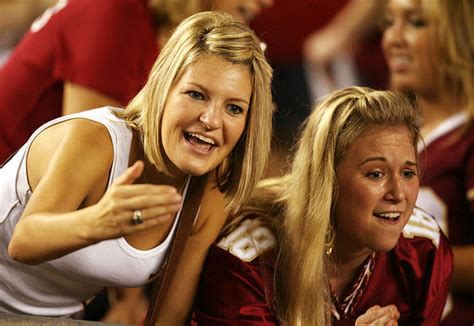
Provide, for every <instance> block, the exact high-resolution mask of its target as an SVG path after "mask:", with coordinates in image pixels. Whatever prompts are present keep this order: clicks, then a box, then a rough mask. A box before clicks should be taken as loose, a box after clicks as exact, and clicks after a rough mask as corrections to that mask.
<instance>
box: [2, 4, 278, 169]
mask: <svg viewBox="0 0 474 326" xmlns="http://www.w3.org/2000/svg"><path fill="white" fill-rule="evenodd" d="M272 2H273V0H233V1H222V0H216V1H200V0H181V1H169V0H149V1H147V0H100V1H96V0H60V1H58V2H57V4H56V5H54V6H53V7H50V8H49V9H47V10H46V11H45V12H44V13H43V14H42V15H41V16H40V17H38V18H37V19H36V20H35V21H34V22H33V24H32V25H31V28H30V29H29V31H28V32H27V33H26V35H25V36H24V37H23V39H22V40H21V42H20V43H19V44H18V45H17V47H16V48H15V50H14V51H13V53H12V54H11V56H10V57H9V60H8V61H7V62H6V64H5V65H4V66H3V67H2V69H1V70H0V89H1V91H0V163H1V162H3V161H5V160H6V159H7V158H8V157H9V156H10V155H11V154H12V153H13V152H15V151H16V150H17V149H18V148H19V147H20V146H21V145H22V144H23V143H25V142H26V140H27V139H28V137H29V136H30V135H31V134H32V132H33V131H34V130H36V129H37V128H38V127H39V126H40V125H42V124H43V123H45V122H46V121H49V120H51V119H53V118H56V117H58V116H61V115H65V114H69V113H74V112H79V111H83V110H86V109H91V108H96V107H100V106H104V105H111V106H117V107H120V106H123V105H125V104H127V103H128V101H129V100H130V99H131V98H132V97H133V96H134V95H135V94H136V93H137V92H138V91H139V90H140V89H141V87H142V86H143V85H144V84H145V81H146V77H147V75H148V72H149V70H150V68H151V66H152V64H153V62H154V60H155V59H156V57H157V55H158V52H159V49H160V48H161V47H162V45H163V44H164V42H166V40H167V38H168V36H169V35H170V33H171V31H172V29H173V28H174V27H175V26H176V25H177V24H178V23H179V22H180V21H181V20H182V19H183V18H185V17H188V16H190V15H192V14H194V13H196V12H199V11H204V10H210V9H216V10H223V11H227V12H229V13H231V14H233V15H234V16H236V17H237V18H239V19H241V20H245V21H246V22H249V21H250V20H251V19H252V18H253V17H254V16H256V15H257V14H259V13H260V11H261V10H262V9H263V8H265V7H267V6H270V5H271V4H272Z"/></svg>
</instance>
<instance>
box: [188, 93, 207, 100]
mask: <svg viewBox="0 0 474 326" xmlns="http://www.w3.org/2000/svg"><path fill="white" fill-rule="evenodd" d="M186 94H188V95H189V96H190V97H192V98H193V99H195V100H201V101H202V100H204V95H203V94H201V93H199V92H196V91H187V92H186Z"/></svg>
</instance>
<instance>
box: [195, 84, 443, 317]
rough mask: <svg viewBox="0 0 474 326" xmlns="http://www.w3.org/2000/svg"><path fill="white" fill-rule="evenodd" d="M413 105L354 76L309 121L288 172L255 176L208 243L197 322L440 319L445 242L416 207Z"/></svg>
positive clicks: (416, 134) (416, 119)
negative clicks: (246, 195) (254, 184)
mask: <svg viewBox="0 0 474 326" xmlns="http://www.w3.org/2000/svg"><path fill="white" fill-rule="evenodd" d="M418 126H419V111H418V110H416V108H414V107H413V105H412V103H411V102H410V101H409V100H408V99H407V98H406V97H405V96H403V95H400V94H395V93H392V92H388V91H374V90H371V89H368V88H361V87H352V88H347V89H342V90H339V91H335V92H333V93H331V94H330V95H329V96H327V97H326V98H324V99H322V102H321V103H319V104H318V105H317V107H315V109H314V110H313V111H312V113H311V114H310V116H309V117H308V119H307V120H306V122H305V127H304V131H303V134H302V136H301V138H300V140H299V142H298V146H297V149H296V153H295V156H294V160H293V163H292V168H291V171H290V173H289V174H287V175H285V176H283V177H279V178H274V179H267V180H264V181H262V182H261V183H260V187H259V188H258V189H257V190H256V193H255V195H254V197H253V200H252V202H251V204H250V205H249V206H248V207H246V208H244V209H243V210H241V211H240V212H239V213H237V214H236V215H235V216H237V218H236V219H235V220H234V221H232V222H231V223H230V224H228V226H227V229H224V232H223V234H222V236H221V238H220V239H218V240H217V242H216V243H215V244H214V245H213V246H211V248H210V250H209V253H208V257H207V259H206V262H205V264H204V267H203V271H202V274H201V283H200V287H199V289H198V294H197V297H196V298H197V301H196V305H195V312H194V320H195V323H196V324H197V325H215V326H217V325H253V326H255V325H262V326H264V325H265V326H270V325H289V326H293V325H317V326H319V325H328V324H329V323H332V324H334V325H354V324H355V325H397V322H398V324H399V325H410V326H411V325H438V324H439V321H440V318H441V314H442V312H443V307H444V304H445V302H446V298H447V295H448V291H449V280H450V277H451V273H452V252H451V250H450V246H449V243H448V241H447V239H446V237H445V236H444V235H443V233H442V232H441V231H440V229H439V227H438V225H437V223H436V222H435V220H434V219H433V218H432V217H431V216H429V215H428V214H426V213H424V212H423V211H421V210H419V209H415V210H414V206H415V201H416V198H417V195H418V189H419V173H420V172H419V169H420V167H419V163H418V158H417V152H416V146H417V143H418V141H419V138H420V133H419V127H418Z"/></svg>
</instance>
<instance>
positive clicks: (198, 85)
mask: <svg viewBox="0 0 474 326" xmlns="http://www.w3.org/2000/svg"><path fill="white" fill-rule="evenodd" d="M187 84H189V85H192V86H195V87H198V88H200V89H201V90H203V91H204V92H206V93H210V91H209V90H208V89H207V88H206V87H204V86H203V85H201V84H199V83H197V82H187ZM228 100H229V101H237V102H242V103H245V104H247V106H250V102H249V101H247V100H246V99H244V98H241V97H231V98H229V99H228Z"/></svg>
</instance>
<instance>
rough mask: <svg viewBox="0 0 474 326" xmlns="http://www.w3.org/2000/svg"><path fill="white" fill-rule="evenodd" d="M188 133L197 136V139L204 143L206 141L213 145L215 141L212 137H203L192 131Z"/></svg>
mask: <svg viewBox="0 0 474 326" xmlns="http://www.w3.org/2000/svg"><path fill="white" fill-rule="evenodd" d="M188 134H189V135H190V136H193V137H195V138H197V139H199V140H201V141H203V142H205V143H208V144H211V145H215V144H216V142H215V141H214V140H213V139H211V138H207V137H204V136H203V135H200V134H195V133H192V132H189V133H188Z"/></svg>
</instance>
